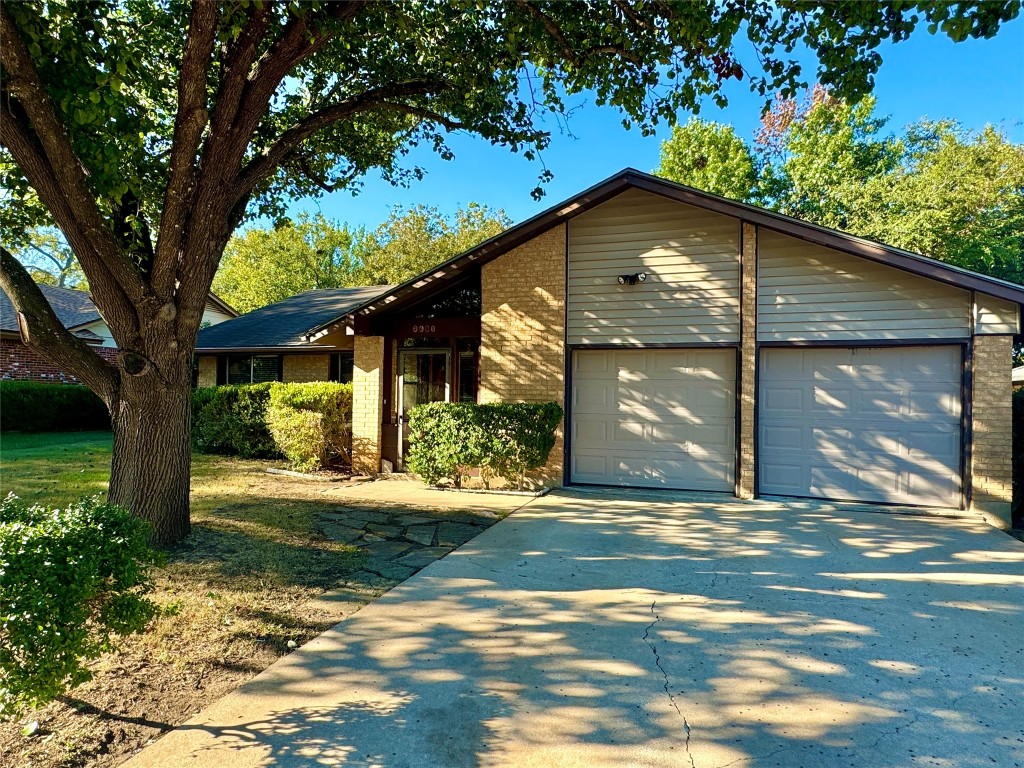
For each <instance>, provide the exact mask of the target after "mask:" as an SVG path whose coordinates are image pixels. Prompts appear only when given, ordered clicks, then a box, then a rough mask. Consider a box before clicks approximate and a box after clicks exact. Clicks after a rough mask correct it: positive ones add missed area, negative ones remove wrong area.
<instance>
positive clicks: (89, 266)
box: [0, 91, 135, 323]
mask: <svg viewBox="0 0 1024 768" xmlns="http://www.w3.org/2000/svg"><path fill="white" fill-rule="evenodd" d="M2 97H3V99H2V103H3V107H4V108H5V109H4V112H5V114H4V116H3V119H2V120H0V144H2V145H3V146H4V147H6V148H7V149H8V151H9V152H10V153H11V155H12V156H13V157H14V161H15V162H16V163H17V164H18V167H19V168H20V169H21V170H22V172H23V173H24V174H25V177H26V178H27V179H28V181H29V183H30V184H31V185H32V188H33V189H34V190H35V191H36V194H38V195H39V199H40V200H41V201H42V202H43V204H44V205H45V206H46V208H47V210H49V212H50V215H51V216H53V220H54V222H55V223H56V224H57V226H58V227H60V229H61V231H62V232H63V233H64V237H65V239H66V240H67V241H68V244H69V245H70V246H71V249H72V250H73V251H74V252H75V254H76V255H77V256H78V260H79V263H80V264H81V265H82V268H83V270H85V272H86V276H87V277H88V278H89V280H90V282H91V284H92V285H93V287H94V289H96V290H99V291H102V292H103V294H104V296H105V297H106V298H107V299H108V300H109V306H108V307H107V309H108V311H109V312H110V313H111V314H112V315H114V316H115V317H116V319H117V320H119V321H122V322H125V323H128V322H132V321H133V320H134V318H135V313H134V308H133V305H132V302H131V299H130V298H129V296H128V295H127V294H126V293H125V291H124V288H123V287H122V284H121V282H120V281H119V280H118V279H117V278H116V277H115V276H114V275H113V274H112V272H111V270H110V268H109V266H108V263H107V261H106V260H105V259H103V258H102V257H100V256H99V254H97V253H96V251H95V246H94V243H93V240H92V238H91V237H90V236H89V234H88V233H87V232H86V231H85V230H84V228H82V227H81V226H80V222H79V221H78V220H77V219H76V218H75V215H74V212H73V211H72V210H71V205H70V203H69V202H68V199H67V197H66V196H65V194H64V192H65V190H64V187H63V186H62V185H61V181H60V179H59V178H58V176H57V173H56V171H55V170H54V169H53V167H52V166H51V164H50V162H49V160H48V158H47V157H46V154H45V152H44V151H43V149H42V147H41V146H39V142H38V140H37V139H36V137H35V136H34V135H32V133H31V129H30V128H29V127H28V116H27V115H26V114H25V111H24V109H22V107H21V104H20V103H19V102H18V101H17V100H16V99H14V97H12V96H11V95H10V94H8V93H6V91H4V92H3V93H2Z"/></svg>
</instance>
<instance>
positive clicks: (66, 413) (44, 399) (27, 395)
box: [0, 381, 110, 432]
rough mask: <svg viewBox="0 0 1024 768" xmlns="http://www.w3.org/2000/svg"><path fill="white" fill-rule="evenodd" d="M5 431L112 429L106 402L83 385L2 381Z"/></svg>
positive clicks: (0, 397) (0, 392) (0, 424)
mask: <svg viewBox="0 0 1024 768" xmlns="http://www.w3.org/2000/svg"><path fill="white" fill-rule="evenodd" d="M0 413H3V419H2V420H0V429H2V430H3V431H4V432H71V431H79V430H95V429H110V414H109V413H108V412H107V407H106V406H105V405H104V404H103V401H102V400H100V398H99V397H98V396H97V395H96V394H95V393H94V392H93V391H92V390H91V389H89V388H88V387H85V386H83V385H81V384H44V383H42V382H37V381H0Z"/></svg>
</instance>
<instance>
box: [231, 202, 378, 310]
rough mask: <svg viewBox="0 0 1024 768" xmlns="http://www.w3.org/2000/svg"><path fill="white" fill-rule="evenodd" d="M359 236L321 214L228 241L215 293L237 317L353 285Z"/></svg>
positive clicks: (248, 232)
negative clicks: (322, 290) (313, 292)
mask: <svg viewBox="0 0 1024 768" xmlns="http://www.w3.org/2000/svg"><path fill="white" fill-rule="evenodd" d="M359 236H360V233H358V232H356V233H353V232H351V231H350V230H349V229H348V227H346V226H344V225H337V224H334V223H332V222H330V221H328V220H327V219H325V218H324V217H323V216H322V215H321V214H317V215H315V216H312V217H310V216H308V215H306V214H302V215H300V216H299V218H298V221H295V222H293V221H291V220H285V221H284V222H283V223H282V224H281V225H280V226H277V227H273V228H270V229H259V228H253V229H249V230H246V231H245V232H244V233H242V234H240V235H236V236H234V237H232V238H231V240H230V241H229V242H228V245H227V248H226V249H225V251H224V258H223V259H222V261H221V264H220V269H219V270H218V271H217V275H216V276H215V277H214V279H213V290H214V292H215V293H216V294H217V295H218V296H220V297H221V298H222V299H224V300H225V301H226V302H228V304H230V305H231V306H233V307H234V308H235V309H237V310H238V311H239V312H251V311H252V310H254V309H257V308H259V307H262V306H266V305H267V304H273V303H274V302H275V301H281V300H283V299H286V298H288V297H289V296H294V295H295V294H296V293H301V292H302V291H308V290H311V289H313V288H340V287H342V286H347V285H355V284H356V282H357V280H356V278H355V271H356V266H357V265H356V263H355V261H354V260H353V256H352V251H353V246H354V244H355V241H356V239H357V238H358V237H359Z"/></svg>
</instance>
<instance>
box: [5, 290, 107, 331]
mask: <svg viewBox="0 0 1024 768" xmlns="http://www.w3.org/2000/svg"><path fill="white" fill-rule="evenodd" d="M39 290H41V291H42V292H43V296H45V297H46V300H47V301H48V302H50V306H51V307H52V308H53V311H54V314H56V315H57V319H58V320H60V321H61V322H62V323H64V327H65V328H75V327H77V326H79V325H85V324H86V323H91V322H93V321H95V320H99V319H100V313H99V312H97V311H96V305H95V304H93V303H92V299H90V298H89V294H88V293H86V292H85V291H74V290H72V289H70V288H57V287H54V286H52V285H40V286H39ZM0 331H11V332H14V333H17V332H18V314H17V313H16V312H15V311H14V305H13V304H11V300H10V299H9V298H7V294H6V293H4V292H3V291H0Z"/></svg>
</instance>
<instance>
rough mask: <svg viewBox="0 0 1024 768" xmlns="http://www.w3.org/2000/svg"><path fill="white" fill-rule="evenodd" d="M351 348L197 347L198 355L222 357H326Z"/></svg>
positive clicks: (348, 350)
mask: <svg viewBox="0 0 1024 768" xmlns="http://www.w3.org/2000/svg"><path fill="white" fill-rule="evenodd" d="M351 351H352V348H351V347H316V346H305V345H303V346H295V347H281V346H277V347H252V346H249V347H196V349H195V353H196V354H197V355H222V354H236V353H237V354H253V353H257V352H268V353H270V352H272V353H274V354H285V355H305V354H310V355H324V354H329V353H334V352H351Z"/></svg>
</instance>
